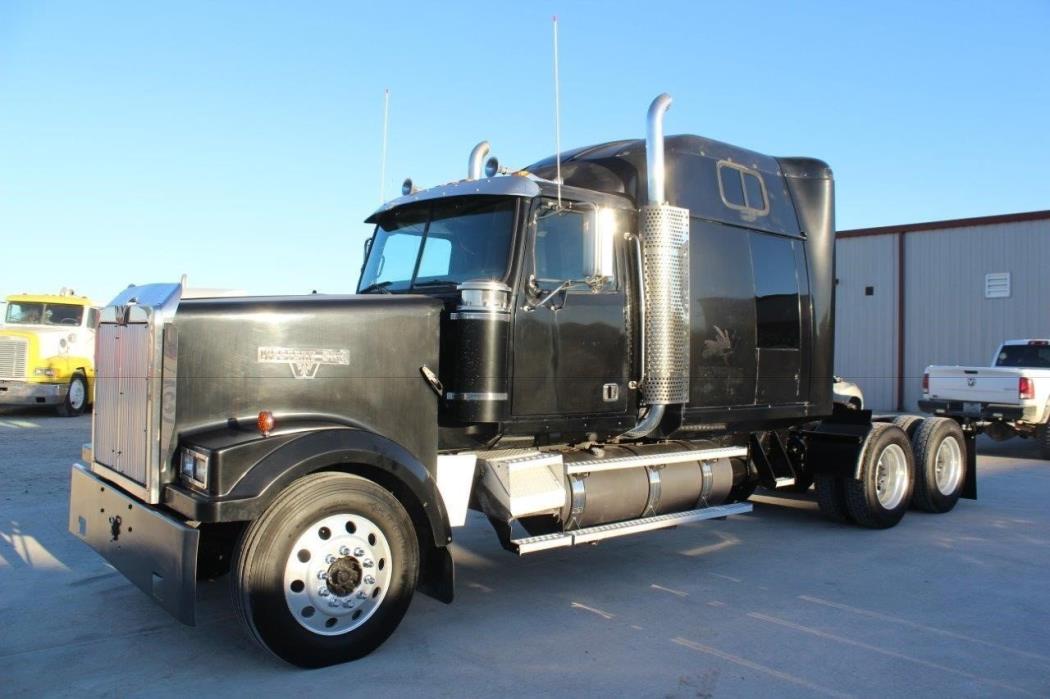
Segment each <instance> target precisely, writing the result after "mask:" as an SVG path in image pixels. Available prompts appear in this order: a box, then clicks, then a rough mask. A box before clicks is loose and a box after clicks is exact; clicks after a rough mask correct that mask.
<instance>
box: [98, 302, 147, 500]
mask: <svg viewBox="0 0 1050 699" xmlns="http://www.w3.org/2000/svg"><path fill="white" fill-rule="evenodd" d="M152 356H153V346H152V334H151V332H150V327H149V325H147V324H144V323H136V324H130V325H112V324H108V323H103V324H101V325H99V327H98V332H97V334H96V347H95V371H96V380H95V436H94V450H95V461H97V462H98V463H100V464H102V465H104V466H106V467H108V468H110V469H112V470H114V471H116V472H117V473H120V474H122V475H124V476H126V477H128V478H130V479H131V480H133V481H135V482H136V483H140V484H145V483H146V468H147V465H148V464H147V447H148V444H149V432H150V416H149V380H150V358H151V357H152Z"/></svg>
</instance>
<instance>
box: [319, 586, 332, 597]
mask: <svg viewBox="0 0 1050 699" xmlns="http://www.w3.org/2000/svg"><path fill="white" fill-rule="evenodd" d="M317 594H319V595H321V596H322V597H327V596H328V594H329V593H328V588H327V587H325V586H323V585H322V586H321V587H319V588H317Z"/></svg>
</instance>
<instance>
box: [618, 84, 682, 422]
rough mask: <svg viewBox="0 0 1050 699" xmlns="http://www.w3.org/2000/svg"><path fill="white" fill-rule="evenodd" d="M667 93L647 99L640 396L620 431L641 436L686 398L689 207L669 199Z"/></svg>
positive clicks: (641, 218)
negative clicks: (639, 406)
mask: <svg viewBox="0 0 1050 699" xmlns="http://www.w3.org/2000/svg"><path fill="white" fill-rule="evenodd" d="M670 107H671V96H670V95H668V94H667V93H664V94H661V95H660V96H658V97H657V98H656V99H654V100H653V102H652V104H651V105H649V114H648V119H647V123H646V142H645V154H646V170H647V180H648V192H647V198H648V202H647V203H646V204H645V205H644V206H643V207H642V208H641V210H640V211H639V212H638V235H639V237H640V238H641V248H642V271H643V281H642V284H641V292H642V298H641V299H640V306H641V308H642V311H643V314H644V319H643V320H642V322H641V329H642V357H643V358H642V380H641V382H640V383H641V390H642V399H643V402H644V403H645V404H646V405H647V406H648V408H647V409H646V412H645V414H644V415H643V416H642V417H641V419H640V421H639V423H638V424H637V425H636V426H635V427H633V428H632V429H630V430H629V431H627V432H625V433H624V434H622V435H620V437H621V438H622V439H640V438H642V437H645V436H647V435H649V434H651V433H652V432H653V431H654V430H655V429H656V428H657V427H658V426H659V425H660V422H661V420H662V419H663V416H664V412H665V410H666V407H667V406H668V405H684V404H685V403H688V402H689V334H690V327H689V210H688V209H683V208H680V207H677V206H671V205H670V204H668V203H667V193H666V189H665V187H666V177H667V170H666V166H665V164H664V115H665V114H666V113H667V110H668V109H669V108H670Z"/></svg>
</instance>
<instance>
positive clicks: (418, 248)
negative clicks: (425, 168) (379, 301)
mask: <svg viewBox="0 0 1050 699" xmlns="http://www.w3.org/2000/svg"><path fill="white" fill-rule="evenodd" d="M515 210H516V203H515V200H513V199H502V198H501V199H494V198H492V197H463V198H458V199H453V200H448V201H441V202H427V203H425V204H417V205H412V206H403V207H400V208H398V209H395V210H394V211H391V212H389V214H387V215H386V216H384V217H383V218H382V219H381V220H380V221H379V224H378V225H377V226H376V232H375V237H374V238H373V239H372V240H373V242H372V247H371V249H370V250H369V253H368V260H367V261H366V263H365V267H364V271H363V272H362V274H361V282H360V283H359V284H358V287H357V290H358V293H370V292H373V291H377V290H379V291H405V290H409V289H414V288H422V287H427V286H440V285H444V284H450V285H454V284H458V283H459V282H465V281H467V280H472V279H503V277H504V276H506V274H507V266H508V262H509V260H510V242H511V236H512V234H513V232H514V217H515Z"/></svg>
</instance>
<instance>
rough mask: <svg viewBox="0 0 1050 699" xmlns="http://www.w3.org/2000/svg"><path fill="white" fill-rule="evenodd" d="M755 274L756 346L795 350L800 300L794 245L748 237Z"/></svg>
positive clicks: (765, 237)
mask: <svg viewBox="0 0 1050 699" xmlns="http://www.w3.org/2000/svg"><path fill="white" fill-rule="evenodd" d="M750 237H751V265H752V268H753V270H754V274H755V316H756V317H755V329H756V332H757V338H756V344H757V345H758V346H759V347H765V348H768V349H798V348H799V339H800V330H799V321H800V318H799V297H798V277H797V276H796V274H795V250H794V244H793V243H792V241H791V240H789V239H787V238H780V237H777V236H773V235H766V234H764V233H752V234H751V236H750Z"/></svg>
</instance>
